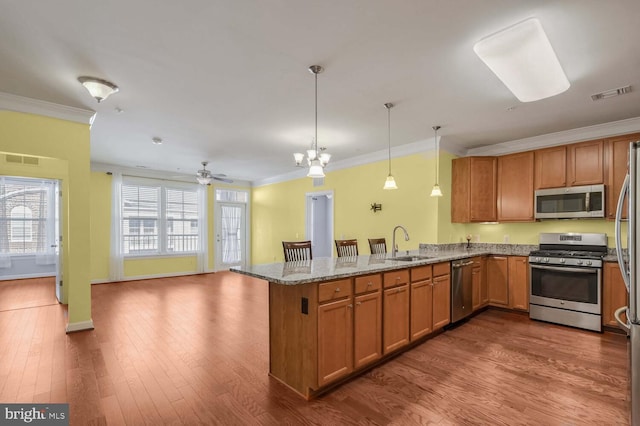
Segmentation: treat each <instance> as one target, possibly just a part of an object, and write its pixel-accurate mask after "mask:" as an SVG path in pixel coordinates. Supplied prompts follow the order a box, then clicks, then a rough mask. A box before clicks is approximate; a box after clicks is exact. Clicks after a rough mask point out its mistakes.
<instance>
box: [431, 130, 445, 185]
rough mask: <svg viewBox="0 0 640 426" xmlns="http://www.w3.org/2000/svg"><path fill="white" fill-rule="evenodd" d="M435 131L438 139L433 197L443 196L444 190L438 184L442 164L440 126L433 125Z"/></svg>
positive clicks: (436, 139)
mask: <svg viewBox="0 0 640 426" xmlns="http://www.w3.org/2000/svg"><path fill="white" fill-rule="evenodd" d="M432 129H433V131H434V133H435V137H434V139H435V141H436V183H435V184H434V185H433V188H432V189H431V196H432V197H442V191H441V190H440V185H438V166H439V165H440V143H439V142H438V130H440V126H433V127H432Z"/></svg>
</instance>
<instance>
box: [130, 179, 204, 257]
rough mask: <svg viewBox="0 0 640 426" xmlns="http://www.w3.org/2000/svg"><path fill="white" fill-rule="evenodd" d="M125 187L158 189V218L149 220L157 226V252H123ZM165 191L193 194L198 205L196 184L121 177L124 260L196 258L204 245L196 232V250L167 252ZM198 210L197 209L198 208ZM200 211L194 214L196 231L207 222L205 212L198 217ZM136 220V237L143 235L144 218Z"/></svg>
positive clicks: (198, 198)
mask: <svg viewBox="0 0 640 426" xmlns="http://www.w3.org/2000/svg"><path fill="white" fill-rule="evenodd" d="M126 186H145V187H154V188H159V197H158V217H157V219H155V218H149V219H152V220H157V226H158V228H157V229H158V248H157V250H155V251H153V252H151V251H149V252H143V253H131V252H129V253H127V252H126V250H125V237H127V236H128V235H125V233H124V222H125V220H127V219H128V218H125V217H124V196H122V192H123V190H124V187H126ZM167 190H175V191H183V192H185V191H186V192H194V193H195V195H196V204H197V205H199V204H200V197H201V193H200V191H199V190H198V185H197V184H189V183H182V182H169V181H164V180H158V179H150V178H140V177H131V176H123V179H122V188H121V189H120V191H121V204H120V215H121V219H120V227H121V239H120V242H119V243H120V245H121V250H122V256H123V257H124V258H125V259H142V258H156V259H158V258H173V257H185V256H196V255H197V254H198V252H199V251H200V249H201V247H202V244H204V242H202V241H200V233H199V232H197V233H196V234H195V236H196V240H197V243H196V247H197V248H196V249H195V250H192V251H191V250H190V251H177V252H176V251H174V250H168V246H169V244H168V240H169V233H168V223H169V220H168V219H167V205H168V201H167ZM198 210H199V208H198ZM200 213H201V212H200V211H197V212H196V215H197V219H196V220H197V224H198V229H199V227H200V226H202V222H203V221H205V220H207V212H206V211H205V212H204V217H200ZM136 219H137V220H138V221H139V227H138V229H139V230H140V231H141V232H142V233H140V234H138V235H144V229H145V226H144V222H145V219H147V218H144V217H136Z"/></svg>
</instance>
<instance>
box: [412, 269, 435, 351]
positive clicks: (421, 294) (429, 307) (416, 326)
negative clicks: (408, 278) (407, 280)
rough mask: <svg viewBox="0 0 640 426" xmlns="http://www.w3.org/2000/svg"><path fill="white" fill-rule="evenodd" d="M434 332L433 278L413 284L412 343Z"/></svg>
mask: <svg viewBox="0 0 640 426" xmlns="http://www.w3.org/2000/svg"><path fill="white" fill-rule="evenodd" d="M432 331H433V284H432V282H431V278H429V279H426V280H424V281H418V282H415V283H412V284H411V341H414V340H416V339H419V338H420V337H422V336H426V335H427V334H429V333H431V332H432Z"/></svg>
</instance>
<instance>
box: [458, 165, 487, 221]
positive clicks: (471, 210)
mask: <svg viewBox="0 0 640 426" xmlns="http://www.w3.org/2000/svg"><path fill="white" fill-rule="evenodd" d="M496 172H497V160H496V157H464V158H456V159H454V160H453V162H452V171H451V180H452V183H451V186H452V190H451V222H457V223H468V222H494V221H495V220H496V218H497V211H496V210H497V209H496V193H497V187H496Z"/></svg>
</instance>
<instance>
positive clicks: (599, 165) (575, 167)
mask: <svg viewBox="0 0 640 426" xmlns="http://www.w3.org/2000/svg"><path fill="white" fill-rule="evenodd" d="M603 182H604V142H603V141H602V140H597V141H590V142H582V143H575V144H572V145H568V146H567V186H581V185H597V184H601V183H603Z"/></svg>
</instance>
